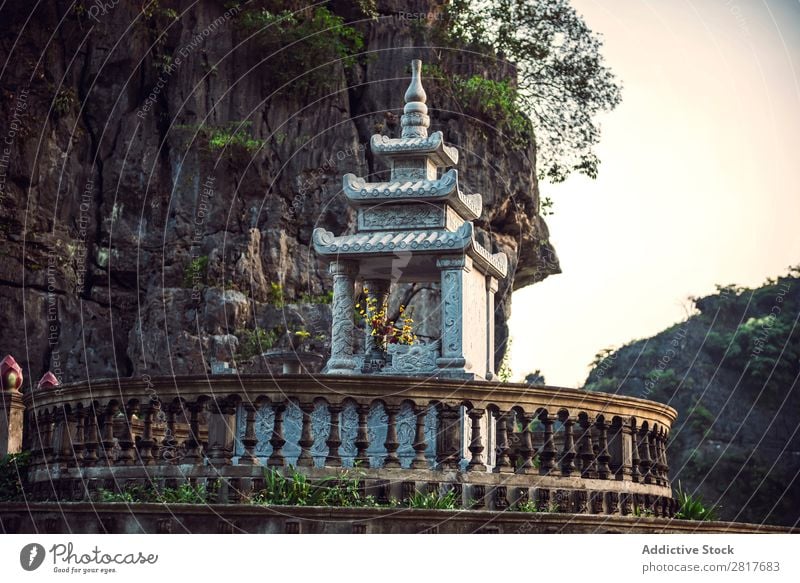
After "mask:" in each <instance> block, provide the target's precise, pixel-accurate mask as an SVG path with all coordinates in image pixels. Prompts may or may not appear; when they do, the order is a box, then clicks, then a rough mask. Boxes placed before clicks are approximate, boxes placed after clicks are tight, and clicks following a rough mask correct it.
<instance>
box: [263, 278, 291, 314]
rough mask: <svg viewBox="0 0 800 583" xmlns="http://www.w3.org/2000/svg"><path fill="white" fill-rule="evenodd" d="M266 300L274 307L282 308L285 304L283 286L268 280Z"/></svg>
mask: <svg viewBox="0 0 800 583" xmlns="http://www.w3.org/2000/svg"><path fill="white" fill-rule="evenodd" d="M267 302H269V303H270V304H273V305H274V306H275V307H276V308H282V307H284V306H285V305H286V299H285V297H284V295H283V286H282V285H281V284H280V283H276V282H274V281H272V282H270V284H269V288H268V289H267Z"/></svg>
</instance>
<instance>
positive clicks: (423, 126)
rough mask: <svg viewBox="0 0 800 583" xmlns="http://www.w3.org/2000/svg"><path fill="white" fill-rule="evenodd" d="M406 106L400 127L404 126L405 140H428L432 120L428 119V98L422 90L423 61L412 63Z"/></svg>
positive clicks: (403, 134)
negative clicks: (426, 103)
mask: <svg viewBox="0 0 800 583" xmlns="http://www.w3.org/2000/svg"><path fill="white" fill-rule="evenodd" d="M405 100H406V105H405V107H404V108H403V117H402V118H401V119H400V125H401V126H403V133H402V136H403V137H404V138H427V137H428V126H429V125H431V118H430V117H428V106H427V105H425V102H426V101H427V100H428V96H427V95H426V94H425V89H423V88H422V61H420V60H419V59H414V60H413V61H411V83H409V85H408V89H406V94H405Z"/></svg>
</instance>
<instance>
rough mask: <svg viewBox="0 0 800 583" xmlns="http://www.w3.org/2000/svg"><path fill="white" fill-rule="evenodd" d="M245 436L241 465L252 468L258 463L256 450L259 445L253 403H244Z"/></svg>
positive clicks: (240, 459) (240, 458)
mask: <svg viewBox="0 0 800 583" xmlns="http://www.w3.org/2000/svg"><path fill="white" fill-rule="evenodd" d="M242 409H243V410H244V436H243V437H242V449H243V450H244V451H243V452H242V455H240V456H239V465H242V466H252V465H255V464H257V463H258V460H257V459H256V456H255V448H256V445H258V438H257V437H256V407H255V405H253V404H252V403H244V404H243V405H242Z"/></svg>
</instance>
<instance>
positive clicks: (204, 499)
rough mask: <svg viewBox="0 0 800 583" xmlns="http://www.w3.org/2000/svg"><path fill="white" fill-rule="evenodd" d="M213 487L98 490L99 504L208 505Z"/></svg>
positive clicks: (200, 485)
mask: <svg viewBox="0 0 800 583" xmlns="http://www.w3.org/2000/svg"><path fill="white" fill-rule="evenodd" d="M216 485H217V484H216V483H215V487H214V488H212V490H211V491H209V490H208V489H207V488H206V486H205V485H203V484H188V483H185V484H181V485H180V486H178V487H177V488H162V489H158V488H156V487H155V486H153V485H149V486H140V485H134V486H128V487H126V488H124V489H122V490H121V491H119V492H112V491H110V490H102V489H101V490H98V492H97V499H98V501H100V502H124V503H126V504H133V503H145V502H155V503H159V504H208V503H209V502H210V501H211V498H212V497H213V496H214V495H215V493H216Z"/></svg>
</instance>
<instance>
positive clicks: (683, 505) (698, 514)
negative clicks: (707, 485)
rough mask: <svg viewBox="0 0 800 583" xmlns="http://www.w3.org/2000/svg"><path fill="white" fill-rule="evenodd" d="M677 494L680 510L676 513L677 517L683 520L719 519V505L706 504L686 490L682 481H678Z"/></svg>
mask: <svg viewBox="0 0 800 583" xmlns="http://www.w3.org/2000/svg"><path fill="white" fill-rule="evenodd" d="M676 494H677V499H678V512H677V513H676V514H675V518H680V519H683V520H717V507H716V506H706V504H705V503H704V502H703V501H702V500H701V499H700V498H699V497H698V496H693V495H692V494H689V493H688V492H686V491H685V490H684V489H683V486H682V485H681V483H680V482H678V490H677V492H676Z"/></svg>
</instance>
